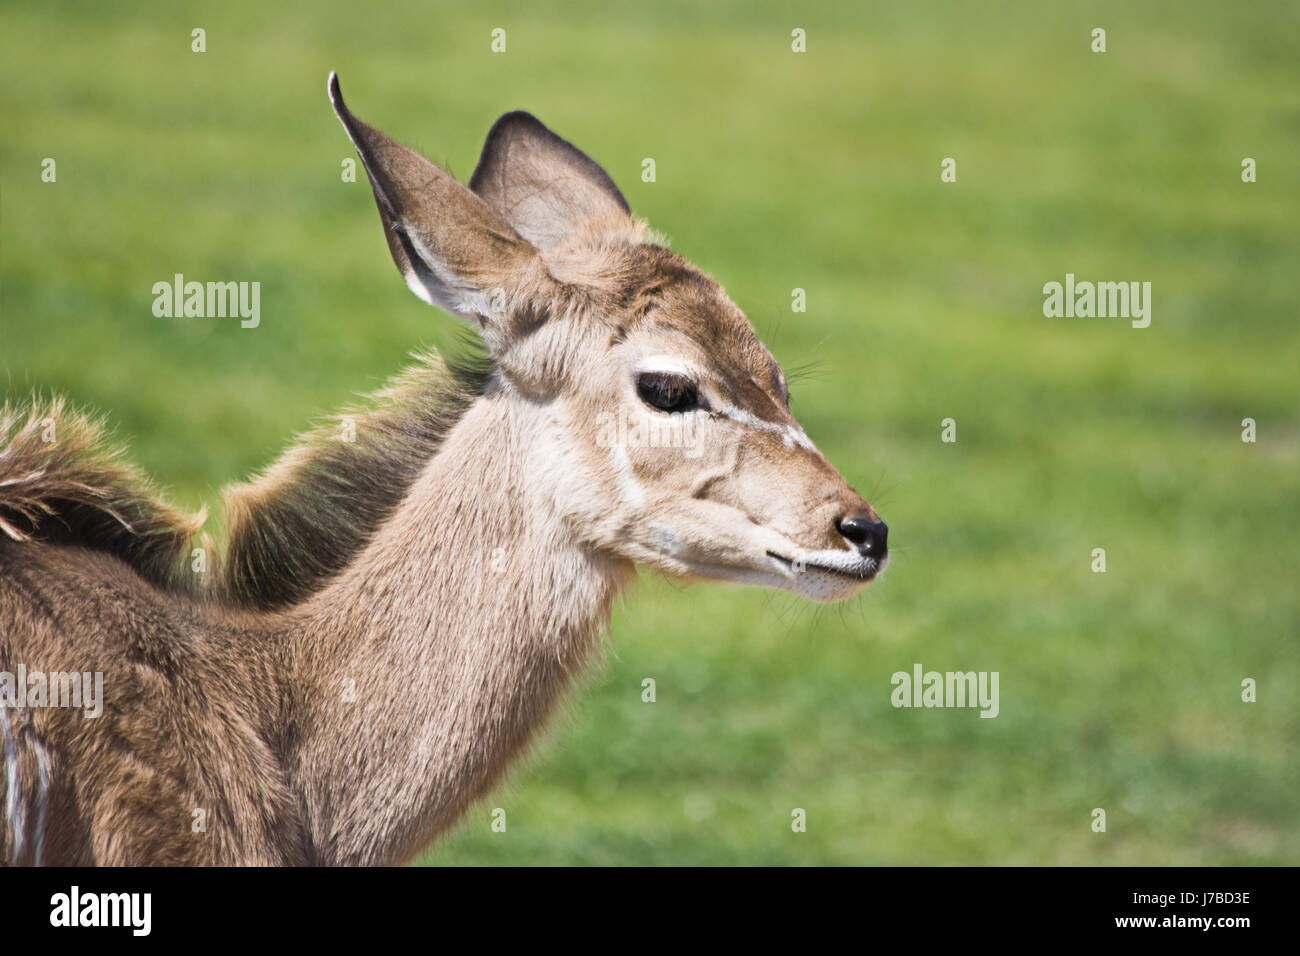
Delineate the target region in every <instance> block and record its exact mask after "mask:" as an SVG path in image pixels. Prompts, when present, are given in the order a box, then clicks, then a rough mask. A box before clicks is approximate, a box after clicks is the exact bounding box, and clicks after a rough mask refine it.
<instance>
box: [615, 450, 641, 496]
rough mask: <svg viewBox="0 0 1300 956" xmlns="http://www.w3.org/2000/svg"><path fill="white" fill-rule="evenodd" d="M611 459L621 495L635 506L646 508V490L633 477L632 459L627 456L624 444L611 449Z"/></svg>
mask: <svg viewBox="0 0 1300 956" xmlns="http://www.w3.org/2000/svg"><path fill="white" fill-rule="evenodd" d="M609 461H610V464H611V465H612V466H613V468H614V478H615V480H616V481H617V482H618V493H619V496H620V497H621V498H622V499H623V500H624V501H625V502H626V503H627V504H628V505H630V506H631V507H633V508H638V509H639V508H644V507H645V492H644V491H642V490H641V486H640V485H639V484H637V482H636V479H635V478H633V477H632V461H631V459H630V458H628V457H627V449H626V448H624V447H623V446H622V445H614V446H613V447H612V448H610V450H609Z"/></svg>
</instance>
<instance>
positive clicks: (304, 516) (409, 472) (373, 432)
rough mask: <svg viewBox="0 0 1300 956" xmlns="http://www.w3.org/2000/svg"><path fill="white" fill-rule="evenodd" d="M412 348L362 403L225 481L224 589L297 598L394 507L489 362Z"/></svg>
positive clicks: (278, 602)
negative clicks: (255, 471)
mask: <svg viewBox="0 0 1300 956" xmlns="http://www.w3.org/2000/svg"><path fill="white" fill-rule="evenodd" d="M416 358H417V359H418V362H417V364H416V365H414V366H412V367H410V368H408V369H406V370H405V371H403V372H402V373H401V374H399V375H398V376H397V377H395V378H394V379H392V380H391V381H390V382H389V384H388V385H387V386H385V387H384V388H383V389H382V390H380V391H379V392H376V393H375V394H374V395H372V396H371V397H370V399H369V400H368V402H367V403H366V404H364V405H363V406H361V407H358V408H355V409H351V410H348V411H344V412H342V413H340V414H338V415H335V416H334V417H333V418H332V419H330V420H329V421H327V422H326V423H324V424H322V425H319V426H318V427H316V428H315V429H313V430H312V431H310V432H308V433H307V434H305V435H303V436H301V437H300V438H299V440H298V441H297V443H295V445H294V446H293V447H292V448H290V449H289V450H288V451H287V452H285V453H284V455H283V456H281V458H280V460H279V461H277V462H276V463H275V464H273V465H272V466H271V467H270V468H268V469H267V470H266V471H264V472H263V473H262V474H261V475H260V476H259V477H258V478H256V479H255V480H253V481H252V482H249V483H248V484H244V485H238V486H235V487H233V488H230V489H228V490H227V491H226V495H225V499H226V514H227V521H228V529H229V531H228V535H227V539H226V540H227V543H226V547H225V560H224V561H223V568H222V571H221V575H220V578H219V582H218V587H219V588H220V590H221V593H222V595H223V597H225V598H227V599H229V600H231V601H234V602H235V603H238V604H243V605H246V606H249V607H256V608H275V607H283V606H285V605H288V604H293V603H296V602H297V601H300V600H302V599H303V598H304V597H306V596H307V595H309V594H311V593H312V592H314V591H316V590H318V589H319V588H320V587H321V586H322V585H323V584H324V583H325V581H327V580H328V579H329V578H331V577H333V576H334V575H335V574H337V573H338V572H339V571H341V570H342V569H343V568H344V567H346V566H347V564H348V562H349V561H351V560H352V558H353V557H354V556H355V555H356V554H357V553H358V552H359V551H360V550H361V549H362V548H363V547H364V546H365V544H366V542H367V541H369V540H370V537H371V535H372V534H374V532H375V529H376V528H378V527H379V525H380V524H382V523H383V521H384V520H385V519H386V518H387V517H388V516H389V515H390V514H392V512H393V510H394V508H396V507H397V504H398V502H400V501H401V500H402V498H403V497H405V495H406V493H407V490H408V489H409V488H410V486H411V483H412V482H413V481H414V480H415V478H416V476H417V475H418V474H419V473H420V471H421V469H423V467H424V466H425V465H426V464H427V463H428V461H429V459H430V458H432V457H433V456H434V454H436V453H437V451H438V448H439V447H440V445H441V444H442V440H443V438H444V437H445V436H446V434H447V432H448V431H449V430H450V429H451V427H452V426H453V425H455V424H456V422H458V421H459V420H460V418H461V416H462V415H464V413H465V409H466V408H468V407H469V405H470V404H471V403H472V402H473V401H474V399H475V398H477V397H478V396H479V395H481V394H482V392H483V389H484V387H485V385H486V382H487V379H488V376H489V375H490V374H491V372H492V365H491V363H490V362H488V361H487V360H486V359H484V358H482V357H481V356H478V355H475V356H473V357H471V358H469V359H467V360H463V361H460V362H455V363H448V362H445V361H444V360H443V359H442V358H441V357H440V356H438V355H437V353H434V352H426V353H423V354H421V355H418V356H416Z"/></svg>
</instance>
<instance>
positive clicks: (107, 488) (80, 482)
mask: <svg viewBox="0 0 1300 956" xmlns="http://www.w3.org/2000/svg"><path fill="white" fill-rule="evenodd" d="M204 518H205V515H204V514H203V513H199V514H196V515H187V514H184V513H183V512H181V511H178V510H176V509H175V508H173V507H171V506H170V505H168V504H167V503H166V502H165V501H163V500H162V498H161V497H160V496H159V495H158V492H157V491H156V490H155V489H154V487H153V485H152V484H151V483H150V482H149V480H148V479H147V478H145V477H144V475H143V474H141V473H140V472H139V471H138V470H137V469H136V468H135V467H134V466H132V465H130V464H128V463H126V462H124V461H123V460H122V452H121V449H120V448H117V447H114V446H113V445H112V444H110V442H109V439H108V435H107V432H106V429H105V427H104V422H103V420H102V419H95V418H91V417H89V416H87V415H84V414H82V413H80V412H77V411H74V410H72V409H69V408H68V407H67V406H66V404H65V403H64V401H63V399H61V398H54V399H49V400H46V401H42V400H40V399H33V400H32V402H31V403H30V404H29V405H28V406H27V407H26V409H25V410H24V409H23V408H20V407H16V406H13V405H10V404H8V403H6V404H5V405H4V406H3V408H0V534H2V535H3V536H4V537H7V538H9V539H10V540H12V541H17V542H25V541H28V540H41V541H48V542H51V543H55V544H76V545H81V546H83V547H87V548H92V549H94V550H97V551H105V552H108V553H109V554H112V555H115V556H116V557H118V558H120V559H121V560H122V561H125V562H126V563H127V564H129V565H131V567H133V568H135V570H136V571H137V572H138V573H139V574H140V575H141V576H142V577H144V578H146V579H148V580H150V581H152V582H153V583H155V584H157V585H159V586H161V587H167V588H175V589H186V588H188V587H192V586H193V580H192V576H186V575H182V574H180V573H179V569H180V568H181V567H182V566H183V564H182V561H183V558H184V556H185V551H186V548H187V547H188V545H189V543H190V540H191V539H192V538H193V536H194V535H195V534H196V533H197V531H198V529H199V528H200V527H201V526H202V525H203V521H204ZM20 546H21V545H20Z"/></svg>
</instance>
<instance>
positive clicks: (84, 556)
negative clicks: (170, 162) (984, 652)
mask: <svg viewBox="0 0 1300 956" xmlns="http://www.w3.org/2000/svg"><path fill="white" fill-rule="evenodd" d="M328 90H329V97H330V101H331V103H332V105H333V108H334V112H335V113H336V115H337V117H338V119H339V120H340V122H341V123H342V125H343V128H344V130H345V131H346V132H347V135H348V137H349V138H350V139H351V142H352V145H353V146H354V147H355V149H356V151H357V153H358V155H359V157H360V160H361V163H362V165H363V167H364V169H365V171H366V174H367V176H368V178H369V182H370V186H371V188H372V191H373V193H374V198H375V203H376V205H377V207H378V209H379V218H380V220H381V221H382V224H383V229H384V235H385V237H386V239H387V241H388V248H389V251H390V253H391V254H392V258H393V261H394V262H395V263H396V265H397V268H398V270H399V271H400V272H401V274H402V276H403V278H404V279H405V280H406V284H407V285H408V286H409V287H410V289H411V291H412V292H414V293H415V295H417V296H418V297H419V298H421V299H422V300H424V301H425V302H427V303H429V304H432V305H436V306H439V307H441V308H442V309H444V310H446V311H448V312H450V313H451V314H452V315H454V316H457V317H459V318H461V319H463V320H464V321H466V322H468V323H469V324H470V325H471V326H472V328H473V329H475V330H477V332H478V336H479V337H480V338H481V340H482V346H483V349H482V352H481V358H480V360H478V361H449V360H445V359H443V358H441V357H439V356H438V355H437V354H435V353H432V352H429V353H425V354H421V355H419V356H418V361H417V362H416V364H415V365H414V366H413V367H412V368H410V369H408V370H407V371H405V372H403V373H401V374H400V375H399V376H398V377H396V378H395V379H394V380H392V381H391V382H390V383H389V384H388V385H387V386H386V387H385V388H384V389H383V390H381V391H380V392H378V393H376V394H375V395H374V396H371V397H370V398H369V399H368V400H367V401H365V402H364V403H363V404H362V405H360V406H358V407H355V408H353V409H351V410H350V411H348V412H347V413H346V414H345V415H344V417H343V418H340V419H333V420H328V421H327V422H326V423H325V424H323V425H319V426H317V427H316V428H315V429H314V430H311V431H309V432H307V433H306V434H305V435H303V436H301V437H300V439H299V440H298V442H297V443H296V444H295V445H294V446H293V447H291V448H290V449H289V450H288V451H287V452H286V453H285V454H284V455H283V457H281V458H280V459H279V460H278V461H277V462H276V463H274V464H273V465H272V466H271V467H270V468H269V469H267V470H266V471H265V472H264V473H262V474H261V475H260V476H259V477H257V478H256V479H254V480H252V481H251V482H250V483H247V484H244V485H237V486H234V487H232V488H229V489H227V490H226V492H225V494H224V501H225V512H226V520H225V522H224V531H222V532H221V535H220V538H219V540H215V541H214V540H213V539H212V538H210V537H208V536H206V535H203V534H202V525H203V523H204V514H203V513H200V514H198V515H188V514H185V513H183V512H181V511H179V510H177V509H175V508H173V507H172V506H170V505H168V504H167V503H166V502H165V501H164V499H163V498H162V497H161V496H160V494H159V493H158V491H157V490H156V489H155V487H154V486H153V485H152V484H151V482H150V481H149V480H148V479H146V478H145V477H144V476H143V475H142V474H141V472H139V471H138V470H137V469H136V468H134V467H132V466H131V465H129V464H127V463H125V461H124V460H123V458H122V456H121V453H120V449H117V448H116V447H115V446H114V445H113V444H112V443H111V442H110V440H109V438H108V436H107V435H106V432H105V430H104V427H103V423H102V420H100V419H97V418H92V417H89V416H88V415H86V414H84V413H82V412H79V411H77V410H75V409H73V408H71V407H70V406H68V405H66V403H65V402H63V400H61V399H59V398H50V399H40V398H37V399H33V400H31V401H30V402H27V401H25V402H24V403H23V404H22V405H18V404H13V405H10V404H6V405H5V406H4V409H3V414H2V415H0V449H3V451H0V531H2V532H3V534H0V672H3V675H0V724H3V741H2V743H3V747H4V770H5V772H4V774H3V775H2V776H3V779H4V784H3V786H4V787H5V799H4V806H5V821H4V826H3V827H0V860H3V861H5V862H7V863H8V864H11V865H26V864H47V865H52V864H98V865H135V864H151V865H206V864H215V865H377V864H395V863H400V862H403V861H406V860H409V859H410V858H411V857H412V856H413V855H414V854H415V853H417V852H418V851H420V850H421V849H422V848H424V847H426V846H427V845H428V844H429V843H430V842H431V841H432V840H433V839H434V838H435V837H437V836H438V835H439V834H440V833H442V832H443V831H445V830H446V829H447V828H448V827H449V826H450V825H451V824H452V823H453V822H455V821H456V820H457V819H458V818H459V817H461V815H462V814H464V813H465V811H466V810H467V808H468V807H469V806H470V805H471V804H472V803H473V802H474V801H475V800H477V799H479V798H481V797H483V796H484V795H485V794H486V793H487V792H488V791H489V790H490V789H491V788H492V787H493V786H494V785H496V784H497V783H498V782H499V781H500V780H501V778H502V776H503V774H504V771H505V770H506V768H507V767H508V766H509V765H510V764H511V763H512V762H513V761H515V760H517V759H518V758H519V757H521V756H522V755H523V754H524V753H525V751H526V750H527V748H528V747H529V745H530V742H531V741H533V739H534V738H535V736H536V734H537V732H538V730H539V729H540V728H541V727H542V726H543V724H544V723H545V721H546V719H547V718H548V716H550V715H552V714H553V713H554V712H555V711H556V709H557V706H558V704H559V703H560V700H561V698H562V696H563V695H564V692H565V690H566V689H567V688H568V687H569V686H570V685H571V684H572V683H573V681H574V678H575V676H577V675H578V674H579V673H580V672H582V671H583V669H584V667H586V666H587V665H588V664H589V663H590V662H591V660H592V658H594V657H597V656H599V655H598V654H597V653H596V652H597V650H598V646H599V645H600V643H601V638H602V636H603V634H604V632H605V629H606V628H607V626H608V623H609V619H610V611H611V604H612V602H613V601H614V599H615V596H616V595H618V594H619V592H620V590H621V589H623V588H624V587H625V586H626V585H627V584H628V583H629V581H630V580H631V578H632V577H633V576H634V568H635V567H636V566H638V565H642V566H648V567H650V568H652V569H658V570H659V571H661V572H664V573H665V574H667V575H669V576H672V577H674V578H678V579H706V580H716V581H729V582H739V583H741V584H747V585H758V586H762V587H767V588H781V589H785V590H787V591H791V592H794V593H796V594H798V595H802V596H804V597H806V598H810V599H813V600H816V601H826V602H829V601H840V600H844V599H846V598H848V597H850V596H852V595H854V594H856V593H858V592H859V591H861V590H862V589H863V588H864V587H866V586H867V585H868V583H869V582H871V581H872V580H873V579H874V578H875V577H876V576H877V575H878V574H879V573H880V572H881V571H882V570H883V569H884V567H885V564H886V561H887V530H888V529H887V528H886V526H885V524H884V523H883V522H882V521H881V520H880V518H879V516H878V515H877V514H876V512H875V511H874V510H873V509H872V508H871V506H870V505H869V504H868V503H867V502H866V501H865V500H863V498H862V497H860V496H859V495H858V494H857V493H856V492H855V491H854V490H853V489H852V488H851V487H850V486H849V484H848V483H847V482H846V481H845V479H844V478H843V477H841V476H840V474H839V473H838V472H837V471H836V470H835V469H834V468H833V467H832V466H831V464H830V463H829V462H828V461H827V459H826V458H825V457H824V456H823V455H822V454H821V453H820V452H819V451H818V449H817V448H816V446H815V445H814V444H813V443H812V442H811V441H810V440H809V439H808V437H807V435H806V434H805V433H804V431H803V429H802V428H801V427H800V426H799V424H798V423H797V422H796V420H795V419H794V417H793V416H792V415H791V413H790V409H789V397H790V396H789V388H788V386H787V383H786V379H785V377H784V375H783V374H782V371H781V368H780V367H779V366H778V365H777V363H776V361H775V360H774V359H773V357H772V354H771V353H770V352H769V351H768V349H767V348H766V347H765V346H764V345H763V344H762V343H761V342H760V341H759V340H758V338H757V336H756V335H755V332H754V330H753V329H752V327H751V326H750V324H749V322H748V320H747V319H746V317H745V315H744V314H743V313H742V312H741V311H740V309H739V308H737V307H736V306H735V305H734V304H733V303H732V302H731V301H730V299H729V298H728V297H727V295H726V293H725V292H724V290H723V288H722V286H720V285H719V284H718V283H717V282H716V281H715V280H713V279H712V278H710V277H709V276H707V275H705V274H704V273H703V272H701V271H699V270H698V269H697V268H695V267H694V266H692V265H691V264H690V263H688V262H687V261H686V260H685V259H683V258H682V257H680V256H679V255H677V254H676V253H674V252H671V251H669V249H667V248H666V247H665V245H664V244H663V240H661V239H659V238H658V237H657V235H656V234H654V233H652V232H651V231H650V230H649V229H648V227H647V225H646V223H645V222H644V221H643V220H640V219H638V218H636V217H634V216H633V215H632V213H631V211H630V209H629V207H628V203H627V201H626V199H625V198H624V197H623V194H622V193H621V192H620V191H619V189H618V187H617V186H615V185H614V182H613V181H612V180H611V179H610V177H609V176H608V175H607V174H606V172H605V171H604V170H603V169H602V168H601V167H600V166H599V165H598V164H597V163H596V162H595V161H593V160H592V159H590V158H589V157H588V156H587V155H586V154H585V153H583V152H581V151H579V150H578V149H577V148H576V147H574V146H573V145H571V144H570V143H569V142H567V141H566V140H564V139H561V138H560V137H559V136H557V135H556V134H555V133H553V132H551V131H550V130H549V129H548V128H547V127H545V126H543V125H542V123H541V122H539V121H538V120H537V119H536V118H535V117H533V116H532V115H530V114H528V113H525V112H512V113H507V114H505V115H504V116H502V117H501V118H500V119H498V120H497V121H496V123H495V124H494V125H493V126H492V128H491V131H490V132H489V133H488V135H487V140H486V142H485V144H484V146H483V150H482V154H481V156H480V158H479V161H478V165H477V168H476V169H475V170H474V173H473V175H472V177H471V178H470V180H469V183H468V185H464V184H461V183H460V182H458V181H457V180H456V179H454V178H453V177H452V176H451V175H450V174H448V173H447V172H445V171H444V170H442V169H441V168H439V167H438V166H436V165H434V164H433V163H431V162H429V161H428V160H426V159H424V158H423V157H422V156H420V155H419V154H417V153H415V152H413V151H411V150H409V149H407V148H405V147H403V146H400V145H398V144H397V143H396V142H394V141H393V140H391V139H389V138H388V137H387V136H386V135H384V134H383V133H381V132H379V131H378V130H376V129H374V128H372V127H370V126H368V125H366V124H365V123H363V122H362V121H361V120H359V119H357V118H356V117H355V116H354V115H353V114H352V113H351V112H350V111H349V110H348V108H347V106H345V105H344V102H343V98H342V94H341V92H340V88H339V83H338V78H337V76H336V75H334V74H330V78H329V84H328ZM611 415H612V416H617V417H618V418H619V420H620V421H624V422H626V423H628V424H629V428H628V429H625V430H624V431H623V432H620V433H619V436H618V440H611V439H610V438H609V437H608V435H609V430H608V429H607V428H606V429H602V426H601V424H600V419H601V418H602V416H606V417H608V416H611ZM344 420H346V422H347V423H349V424H351V425H352V426H353V430H354V432H355V434H354V435H352V436H351V437H350V439H349V438H347V437H340V436H341V434H342V431H343V429H342V428H341V427H340V426H341V424H342V423H343V422H344ZM652 425H653V426H655V427H657V428H659V429H660V432H659V433H660V434H661V435H662V434H674V435H676V434H678V431H676V430H680V432H681V434H688V435H689V438H690V439H691V440H690V441H689V442H687V441H678V442H670V441H662V442H658V443H651V442H647V441H643V440H634V438H636V437H637V436H641V435H644V434H652V433H653V432H652V430H651V426H652ZM20 668H21V669H22V670H23V672H24V673H25V674H26V681H27V682H28V686H26V687H17V686H16V684H17V677H16V674H17V673H18V670H19V669H20ZM73 673H75V674H87V675H89V674H98V675H102V678H103V682H102V698H103V699H102V702H100V705H99V706H101V708H102V713H100V715H99V716H97V717H88V716H87V714H86V713H85V712H84V711H83V710H79V709H75V708H71V707H66V706H53V704H54V703H55V701H53V700H51V699H49V698H51V697H53V696H56V695H53V694H51V693H50V688H52V687H53V686H54V684H55V683H56V681H50V682H49V683H48V686H46V685H43V688H44V689H43V690H42V692H41V693H40V694H37V693H36V688H35V685H34V684H33V683H32V682H33V681H34V678H33V677H32V675H33V674H41V675H58V674H64V675H66V674H73ZM24 692H25V693H24ZM41 697H44V698H46V699H42V700H38V699H37V698H41ZM41 703H43V704H45V705H46V706H37V704H41Z"/></svg>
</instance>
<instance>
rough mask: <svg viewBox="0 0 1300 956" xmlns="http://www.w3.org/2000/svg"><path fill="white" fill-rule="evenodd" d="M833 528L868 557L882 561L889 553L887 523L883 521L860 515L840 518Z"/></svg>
mask: <svg viewBox="0 0 1300 956" xmlns="http://www.w3.org/2000/svg"><path fill="white" fill-rule="evenodd" d="M835 528H836V530H837V531H839V533H840V534H842V535H844V537H846V538H848V540H849V541H851V542H853V544H854V545H855V546H856V547H857V549H858V551H859V552H860V553H861V554H864V555H866V556H867V557H869V558H875V559H876V560H877V561H883V560H884V559H885V555H886V554H888V553H889V547H888V544H887V541H888V539H889V525H887V524H885V523H884V522H883V521H872V520H871V519H870V518H862V517H859V518H840V519H838V520H837V521H836V522H835Z"/></svg>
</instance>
